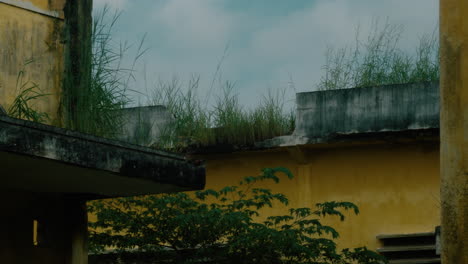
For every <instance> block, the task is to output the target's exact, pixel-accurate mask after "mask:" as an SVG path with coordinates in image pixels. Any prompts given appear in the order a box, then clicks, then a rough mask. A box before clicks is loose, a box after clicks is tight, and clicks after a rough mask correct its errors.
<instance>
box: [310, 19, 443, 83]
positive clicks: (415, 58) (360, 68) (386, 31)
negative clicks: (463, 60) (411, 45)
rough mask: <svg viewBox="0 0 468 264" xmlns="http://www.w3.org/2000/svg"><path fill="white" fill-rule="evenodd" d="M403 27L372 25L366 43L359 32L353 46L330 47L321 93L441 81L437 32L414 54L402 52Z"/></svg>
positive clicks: (428, 36)
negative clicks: (324, 91) (354, 88)
mask: <svg viewBox="0 0 468 264" xmlns="http://www.w3.org/2000/svg"><path fill="white" fill-rule="evenodd" d="M402 33H403V27H402V26H401V25H392V24H390V23H389V22H388V20H387V21H386V22H385V23H384V24H383V25H382V24H381V23H379V21H378V20H374V21H373V22H372V27H371V31H370V33H369V35H368V37H367V39H366V40H364V41H361V40H360V36H359V28H358V29H357V30H356V40H355V44H354V45H353V46H347V47H344V48H338V49H336V48H332V47H329V48H328V49H327V51H326V54H325V56H326V62H325V65H324V66H323V70H324V74H323V76H322V78H321V79H320V82H319V83H318V85H317V88H318V89H319V90H333V89H342V88H351V87H366V86H377V85H387V84H400V83H411V82H423V81H437V80H438V79H439V52H438V50H439V43H438V39H437V35H436V34H435V31H434V32H433V33H432V34H425V35H423V36H422V37H421V38H420V39H419V45H418V46H417V47H416V49H415V52H414V53H409V52H405V51H403V50H402V49H401V48H399V43H400V39H401V36H402Z"/></svg>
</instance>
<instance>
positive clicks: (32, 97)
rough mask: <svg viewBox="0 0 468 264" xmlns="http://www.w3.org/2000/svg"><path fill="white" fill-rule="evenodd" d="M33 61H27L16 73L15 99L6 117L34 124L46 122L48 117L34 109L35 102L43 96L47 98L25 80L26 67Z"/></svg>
mask: <svg viewBox="0 0 468 264" xmlns="http://www.w3.org/2000/svg"><path fill="white" fill-rule="evenodd" d="M33 61H34V60H32V59H31V60H27V61H26V62H25V64H24V65H23V68H22V69H21V70H20V71H19V72H18V75H17V77H16V89H15V91H16V93H17V95H16V97H15V99H14V101H13V103H12V104H11V105H10V107H9V108H8V115H10V116H12V117H15V118H20V119H25V120H29V121H34V122H40V123H43V122H46V121H48V120H49V115H48V114H47V113H45V112H41V111H39V110H37V109H36V107H35V103H36V102H35V101H36V99H39V98H41V97H44V96H48V95H49V94H46V93H44V92H42V91H41V89H40V88H39V86H38V85H37V84H36V83H35V82H33V81H30V80H26V79H25V75H26V70H25V69H26V67H27V65H29V64H31V63H33Z"/></svg>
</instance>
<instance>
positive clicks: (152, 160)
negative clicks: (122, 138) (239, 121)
mask: <svg viewBox="0 0 468 264" xmlns="http://www.w3.org/2000/svg"><path fill="white" fill-rule="evenodd" d="M0 160H2V165H1V166H0V175H1V179H0V180H1V181H2V183H1V184H0V189H8V190H21V191H32V192H39V193H40V192H47V193H66V194H70V195H81V196H83V197H84V199H93V198H100V197H116V196H130V195H143V194H155V193H163V192H176V191H188V190H197V189H202V188H204V185H205V169H204V166H203V165H199V164H194V163H191V162H189V161H188V160H186V159H185V158H184V157H181V156H178V155H175V154H171V153H167V152H162V151H157V150H154V149H150V148H145V147H140V146H136V145H131V144H128V143H124V142H119V141H113V140H107V139H103V138H99V137H95V136H91V135H86V134H82V133H78V132H75V131H70V130H66V129H61V128H57V127H52V126H48V125H43V124H38V123H34V122H29V121H24V120H19V119H14V118H9V117H6V116H0Z"/></svg>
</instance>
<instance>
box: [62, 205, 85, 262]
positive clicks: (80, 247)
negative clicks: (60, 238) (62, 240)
mask: <svg viewBox="0 0 468 264" xmlns="http://www.w3.org/2000/svg"><path fill="white" fill-rule="evenodd" d="M65 210H66V215H65V221H66V224H67V228H66V229H67V230H66V231H65V232H66V233H68V234H69V239H70V240H69V245H70V247H71V248H70V253H69V255H68V260H67V262H66V263H67V264H87V263H88V243H87V242H88V214H87V211H86V202H85V201H75V200H72V201H67V202H66V208H65Z"/></svg>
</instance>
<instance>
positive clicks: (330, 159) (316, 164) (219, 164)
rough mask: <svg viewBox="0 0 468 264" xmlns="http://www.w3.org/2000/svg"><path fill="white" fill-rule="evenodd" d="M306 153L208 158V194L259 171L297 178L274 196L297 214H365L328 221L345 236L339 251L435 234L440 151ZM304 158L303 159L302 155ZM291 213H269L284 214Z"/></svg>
mask: <svg viewBox="0 0 468 264" xmlns="http://www.w3.org/2000/svg"><path fill="white" fill-rule="evenodd" d="M313 147H314V146H313V145H309V147H308V148H303V149H302V152H303V156H304V157H303V158H301V159H299V160H298V159H297V158H293V156H294V157H296V156H298V155H290V154H289V152H288V151H286V150H285V149H280V150H274V151H266V152H244V153H236V154H224V155H219V154H217V155H212V156H204V157H203V158H205V159H206V166H207V171H206V173H207V188H220V187H223V186H226V185H232V184H236V183H237V182H238V181H239V180H240V179H241V178H242V177H243V176H248V175H258V173H259V171H260V169H262V168H267V167H276V166H283V167H287V168H289V169H290V170H291V171H292V172H293V174H294V175H295V178H294V179H293V180H288V179H287V178H286V177H285V179H284V180H283V181H282V182H281V183H280V184H278V185H276V184H269V185H268V187H271V188H272V189H273V190H275V191H279V192H282V193H284V194H286V195H287V196H288V198H289V199H290V206H291V207H313V206H314V204H315V203H317V202H324V201H349V202H353V203H355V204H356V205H358V206H359V209H360V211H361V213H360V214H359V215H358V216H354V215H352V214H347V215H348V216H349V217H348V218H347V219H346V220H345V222H340V221H339V220H331V219H327V221H326V222H325V223H328V224H330V225H332V226H333V227H336V228H337V230H338V231H339V233H340V234H341V239H340V240H339V246H340V247H358V246H367V247H368V248H370V249H376V248H377V247H379V241H378V240H377V239H376V238H375V237H376V235H378V234H389V233H414V232H430V231H434V228H435V226H437V225H439V224H440V220H439V210H440V203H439V149H438V142H434V143H432V144H430V145H420V144H419V145H418V144H415V145H374V146H365V145H360V146H352V147H349V146H348V147H340V146H335V147H334V148H321V149H314V148H313ZM299 156H300V155H299ZM284 210H285V208H273V209H265V210H264V211H263V213H265V214H266V215H270V214H282V213H284V212H285V211H284Z"/></svg>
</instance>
